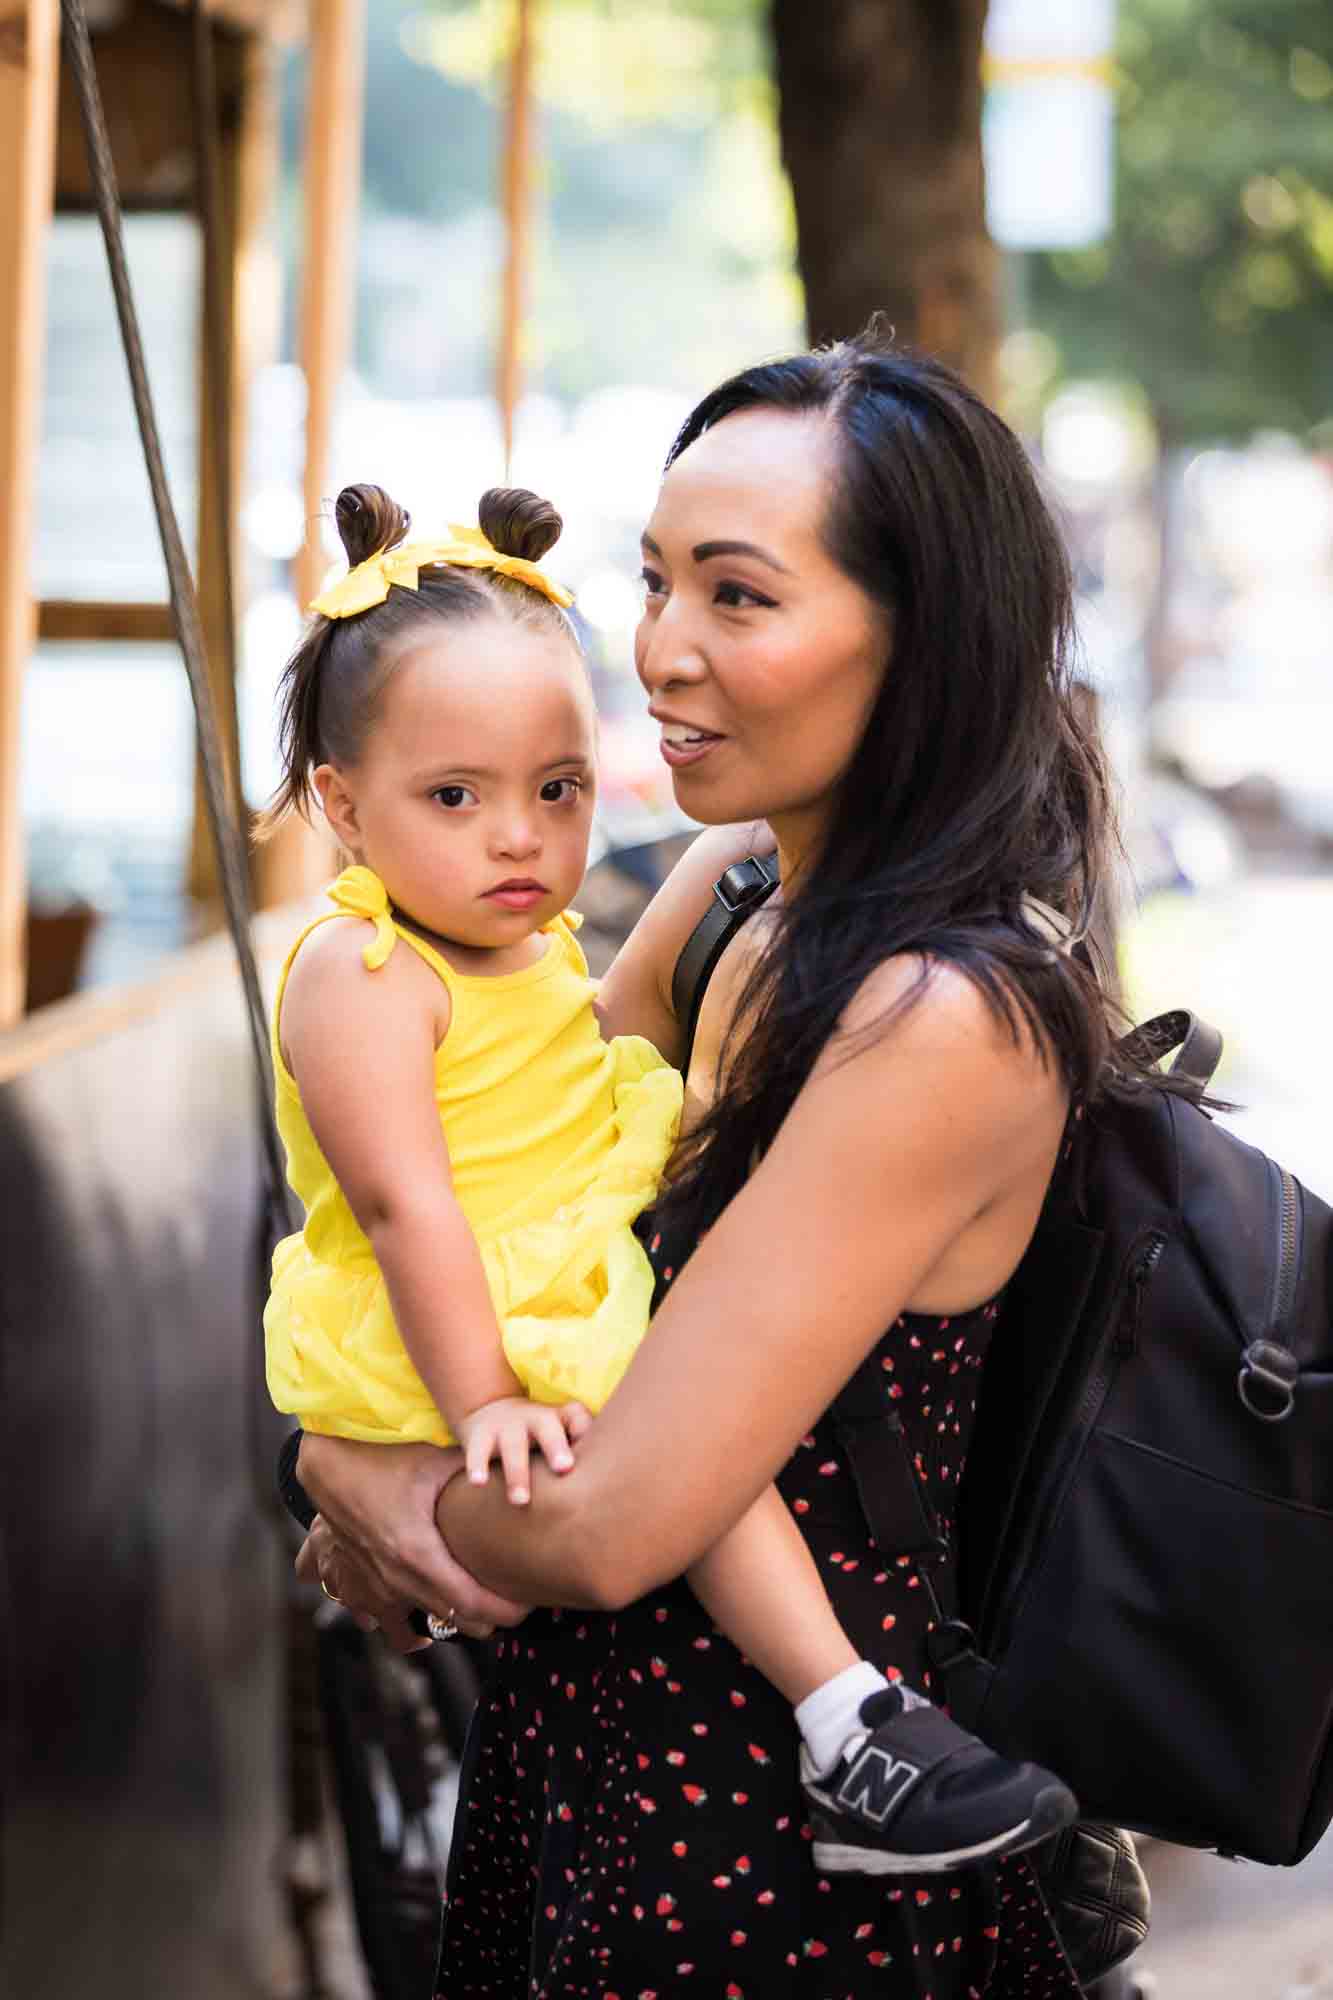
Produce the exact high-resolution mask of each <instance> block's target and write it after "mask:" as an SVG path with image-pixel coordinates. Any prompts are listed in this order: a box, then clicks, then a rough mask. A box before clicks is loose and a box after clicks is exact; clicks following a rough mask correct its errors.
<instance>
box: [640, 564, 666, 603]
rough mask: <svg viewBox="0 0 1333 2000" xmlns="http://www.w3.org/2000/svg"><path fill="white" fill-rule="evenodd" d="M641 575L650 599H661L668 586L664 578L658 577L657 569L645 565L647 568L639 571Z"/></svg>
mask: <svg viewBox="0 0 1333 2000" xmlns="http://www.w3.org/2000/svg"><path fill="white" fill-rule="evenodd" d="M639 575H640V576H641V577H642V578H643V581H644V587H645V588H646V590H647V592H648V595H649V597H660V596H661V595H662V592H663V591H664V590H665V589H666V584H665V583H664V582H663V580H662V578H661V577H660V576H659V575H658V573H657V571H656V570H655V569H649V568H647V566H646V565H645V567H644V568H643V569H641V570H640V571H639Z"/></svg>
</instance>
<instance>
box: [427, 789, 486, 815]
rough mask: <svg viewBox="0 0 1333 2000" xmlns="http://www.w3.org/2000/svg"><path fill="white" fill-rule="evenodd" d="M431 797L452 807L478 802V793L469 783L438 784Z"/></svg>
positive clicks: (443, 804)
mask: <svg viewBox="0 0 1333 2000" xmlns="http://www.w3.org/2000/svg"><path fill="white" fill-rule="evenodd" d="M431 797H432V798H433V799H437V800H438V801H439V803H440V804H441V805H442V806H446V807H449V808H451V809H452V808H457V807H458V806H466V805H475V804H476V803H477V795H476V793H475V792H474V791H472V790H471V789H470V788H469V787H468V786H467V785H437V786H436V788H435V790H434V791H433V792H432V793H431Z"/></svg>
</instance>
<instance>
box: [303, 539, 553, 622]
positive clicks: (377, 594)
mask: <svg viewBox="0 0 1333 2000" xmlns="http://www.w3.org/2000/svg"><path fill="white" fill-rule="evenodd" d="M435 563H448V564H449V566H450V567H451V568H453V569H491V570H495V571H496V572H497V573H498V574H499V575H500V576H509V577H513V579H514V581H515V582H516V583H526V584H527V586H528V588H529V589H530V590H539V591H540V592H541V594H542V596H543V597H548V598H549V599H550V600H551V603H552V604H558V605H559V606H560V608H561V610H562V611H564V610H567V609H568V608H569V606H570V605H571V604H572V603H573V602H574V596H573V592H572V591H568V590H566V589H565V588H564V586H563V584H559V583H555V582H554V581H553V580H552V579H551V578H550V577H549V576H547V575H546V573H545V571H544V570H541V569H538V567H537V565H536V563H533V562H527V561H526V560H525V559H524V558H523V557H522V556H507V555H504V554H502V552H501V551H500V550H499V549H497V548H494V547H492V545H491V543H490V542H488V541H487V539H486V537H485V535H483V534H482V532H481V529H480V528H459V527H456V526H455V525H454V524H453V523H452V522H451V523H450V525H449V534H448V538H447V539H446V540H444V541H441V542H405V543H404V544H403V546H402V547H401V548H396V549H381V550H380V552H379V554H378V555H377V556H369V557H367V559H366V561H365V562H362V563H358V564H357V565H356V568H355V569H349V570H348V572H347V574H346V576H340V577H338V578H337V579H336V580H335V581H334V582H333V583H331V584H329V585H328V586H327V587H326V588H325V589H324V590H322V591H321V592H320V594H319V596H318V597H317V598H316V599H315V601H314V603H313V604H312V605H311V606H310V609H311V610H312V611H318V612H320V613H321V614H322V615H323V616H324V617H325V618H355V617H356V616H357V615H358V614H359V613H360V612H362V611H370V610H372V609H373V608H374V606H375V605H377V604H383V602H384V600H385V598H386V597H387V596H388V595H389V586H390V584H393V583H396V584H397V585H398V586H399V588H400V589H402V590H417V589H419V587H420V581H419V579H420V572H421V571H422V570H423V569H427V568H429V567H430V566H431V565H432V564H435Z"/></svg>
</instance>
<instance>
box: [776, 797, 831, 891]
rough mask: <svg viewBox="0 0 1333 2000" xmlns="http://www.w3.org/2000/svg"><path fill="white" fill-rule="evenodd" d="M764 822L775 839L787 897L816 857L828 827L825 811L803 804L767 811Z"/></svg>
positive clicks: (813, 864)
mask: <svg viewBox="0 0 1333 2000" xmlns="http://www.w3.org/2000/svg"><path fill="white" fill-rule="evenodd" d="M768 823H769V826H770V827H771V828H772V830H773V837H774V839H775V840H776V841H777V843H778V870H779V873H780V874H781V876H782V886H783V890H784V892H785V895H786V898H787V900H790V899H791V897H792V895H793V894H794V893H795V890H796V888H797V887H798V885H799V884H800V883H801V882H802V880H803V879H804V878H805V877H806V876H808V875H809V874H810V872H811V871H812V870H813V868H814V867H815V864H816V862H817V861H818V858H819V850H820V847H821V846H822V845H823V840H824V834H825V832H826V831H827V827H828V812H827V810H826V809H823V808H815V807H806V808H798V809H796V810H795V811H792V812H789V813H770V814H769V819H768Z"/></svg>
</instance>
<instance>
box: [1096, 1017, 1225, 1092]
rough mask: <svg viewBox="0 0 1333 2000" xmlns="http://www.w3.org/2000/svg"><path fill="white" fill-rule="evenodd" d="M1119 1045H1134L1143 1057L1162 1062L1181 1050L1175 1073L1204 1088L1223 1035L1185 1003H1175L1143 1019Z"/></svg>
mask: <svg viewBox="0 0 1333 2000" xmlns="http://www.w3.org/2000/svg"><path fill="white" fill-rule="evenodd" d="M1120 1046H1121V1047H1122V1048H1128V1049H1132V1050H1133V1052H1134V1053H1135V1054H1136V1055H1137V1056H1138V1057H1139V1059H1140V1060H1141V1061H1144V1060H1146V1061H1147V1062H1160V1061H1161V1060H1162V1057H1163V1056H1169V1055H1170V1054H1171V1052H1172V1050H1173V1049H1174V1050H1176V1051H1178V1053H1177V1055H1176V1059H1175V1061H1174V1062H1173V1063H1172V1065H1171V1074H1172V1076H1180V1077H1184V1078H1186V1079H1187V1080H1188V1081H1189V1082H1190V1083H1195V1084H1197V1085H1198V1087H1199V1089H1200V1090H1201V1091H1205V1090H1207V1089H1208V1087H1209V1085H1210V1084H1211V1083H1212V1080H1213V1074H1214V1071H1215V1070H1216V1068H1217V1065H1218V1063H1219V1062H1220V1061H1221V1060H1222V1037H1221V1035H1219V1033H1218V1032H1217V1029H1216V1028H1214V1027H1210V1026H1209V1024H1208V1022H1207V1021H1201V1020H1200V1019H1199V1016H1198V1015H1197V1014H1191V1013H1190V1011H1189V1009H1188V1008H1186V1007H1176V1008H1174V1009H1173V1010H1172V1012H1171V1013H1169V1014H1157V1015H1155V1016H1154V1017H1153V1019H1152V1020H1151V1021H1144V1022H1143V1024H1142V1025H1141V1026H1140V1027H1137V1028H1135V1029H1134V1030H1133V1031H1132V1032H1131V1033H1130V1034H1128V1035H1126V1036H1125V1038H1124V1041H1123V1042H1122V1043H1121V1045H1120Z"/></svg>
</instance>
